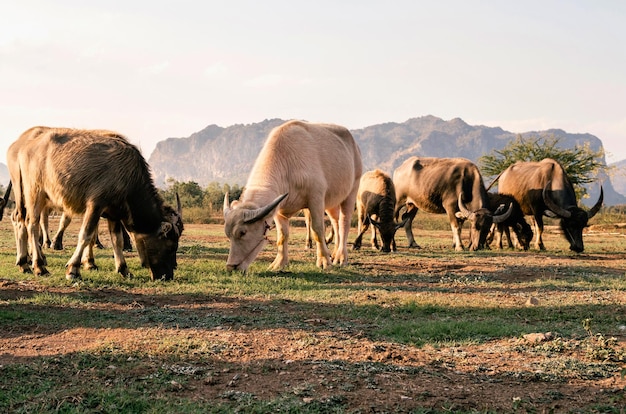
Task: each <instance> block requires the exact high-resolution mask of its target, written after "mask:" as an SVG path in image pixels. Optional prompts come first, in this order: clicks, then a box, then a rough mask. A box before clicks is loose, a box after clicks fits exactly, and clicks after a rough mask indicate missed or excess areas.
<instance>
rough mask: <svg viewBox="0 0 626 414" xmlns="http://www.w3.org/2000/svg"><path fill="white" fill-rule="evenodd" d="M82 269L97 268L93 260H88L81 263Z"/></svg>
mask: <svg viewBox="0 0 626 414" xmlns="http://www.w3.org/2000/svg"><path fill="white" fill-rule="evenodd" d="M83 269H85V270H98V266H97V265H96V263H95V262H93V261H89V262H85V263H83Z"/></svg>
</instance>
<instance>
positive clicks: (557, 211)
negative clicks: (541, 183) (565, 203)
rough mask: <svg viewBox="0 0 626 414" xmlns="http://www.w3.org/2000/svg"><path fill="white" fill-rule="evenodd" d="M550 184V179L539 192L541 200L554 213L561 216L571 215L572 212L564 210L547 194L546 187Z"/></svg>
mask: <svg viewBox="0 0 626 414" xmlns="http://www.w3.org/2000/svg"><path fill="white" fill-rule="evenodd" d="M551 185H552V181H548V182H547V183H546V185H545V187H543V192H542V193H541V194H542V196H543V202H544V203H546V207H548V209H549V210H550V211H552V212H553V213H554V214H556V215H557V216H559V217H561V218H570V217H571V216H572V213H571V212H569V211H567V210H565V209H564V208H563V207H561V206H559V205H557V204H556V203H555V202H554V200H553V199H552V197H550V195H548V193H547V191H548V188H550V187H551Z"/></svg>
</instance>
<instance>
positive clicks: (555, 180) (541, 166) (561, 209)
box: [498, 158, 604, 253]
mask: <svg viewBox="0 0 626 414" xmlns="http://www.w3.org/2000/svg"><path fill="white" fill-rule="evenodd" d="M498 192H500V193H505V194H510V195H512V196H513V197H514V198H515V200H517V202H518V203H519V205H520V207H521V209H522V211H523V212H524V214H526V215H530V216H533V217H534V219H535V242H534V246H535V248H537V249H540V250H544V249H545V246H544V245H543V239H542V233H543V216H544V215H546V216H548V217H554V218H559V219H560V224H561V229H562V230H563V234H564V235H565V238H566V239H567V241H568V242H569V244H570V250H573V251H575V252H577V253H580V252H582V251H583V250H584V249H585V247H584V244H583V229H584V228H585V227H586V226H587V222H588V221H589V219H590V218H592V217H593V216H594V215H595V214H596V213H597V212H598V211H599V210H600V207H601V206H602V200H603V199H604V192H603V190H602V187H600V197H599V199H598V201H597V202H596V204H595V205H594V206H593V207H592V208H591V209H590V210H589V211H585V210H583V209H582V208H580V207H578V202H577V201H576V193H575V192H574V186H573V185H572V183H571V181H570V179H569V177H568V176H567V174H566V173H565V170H564V169H563V167H562V166H561V164H559V163H558V162H557V161H555V160H553V159H550V158H546V159H544V160H541V161H539V162H516V163H515V164H513V165H511V166H510V167H509V168H507V169H506V170H504V171H503V172H502V173H501V174H500V176H499V183H498Z"/></svg>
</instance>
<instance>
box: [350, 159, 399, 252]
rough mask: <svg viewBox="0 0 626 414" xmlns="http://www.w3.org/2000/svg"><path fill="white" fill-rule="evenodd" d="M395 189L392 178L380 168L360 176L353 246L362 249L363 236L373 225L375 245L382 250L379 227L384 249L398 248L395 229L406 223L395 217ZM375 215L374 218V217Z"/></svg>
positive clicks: (385, 250)
mask: <svg viewBox="0 0 626 414" xmlns="http://www.w3.org/2000/svg"><path fill="white" fill-rule="evenodd" d="M395 208H396V189H395V187H394V185H393V181H392V179H391V177H390V176H389V175H387V174H385V173H384V172H383V171H381V170H374V171H368V172H366V173H365V174H363V175H362V176H361V181H360V184H359V192H358V193H357V197H356V211H357V217H358V220H359V221H358V232H359V234H358V235H357V237H356V239H355V240H354V244H353V248H354V249H355V250H358V249H360V248H361V243H362V239H363V235H364V234H365V232H366V231H367V230H368V229H369V226H370V224H372V247H374V248H376V249H379V245H378V239H377V238H376V230H378V232H379V233H380V239H381V241H382V249H381V250H382V251H383V252H385V253H388V252H390V251H391V250H393V251H396V240H395V235H396V231H397V230H398V229H399V228H400V227H402V226H403V225H404V223H396V221H395V220H394V214H395ZM374 217H375V218H374Z"/></svg>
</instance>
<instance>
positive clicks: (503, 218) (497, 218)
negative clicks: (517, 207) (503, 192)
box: [493, 203, 513, 224]
mask: <svg viewBox="0 0 626 414" xmlns="http://www.w3.org/2000/svg"><path fill="white" fill-rule="evenodd" d="M512 213H513V203H511V204H509V208H508V209H507V211H506V212H504V213H502V214H498V215H496V216H493V222H494V223H495V224H499V223H504V222H505V221H506V220H507V219H508V218H509V217H511V214H512Z"/></svg>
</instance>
